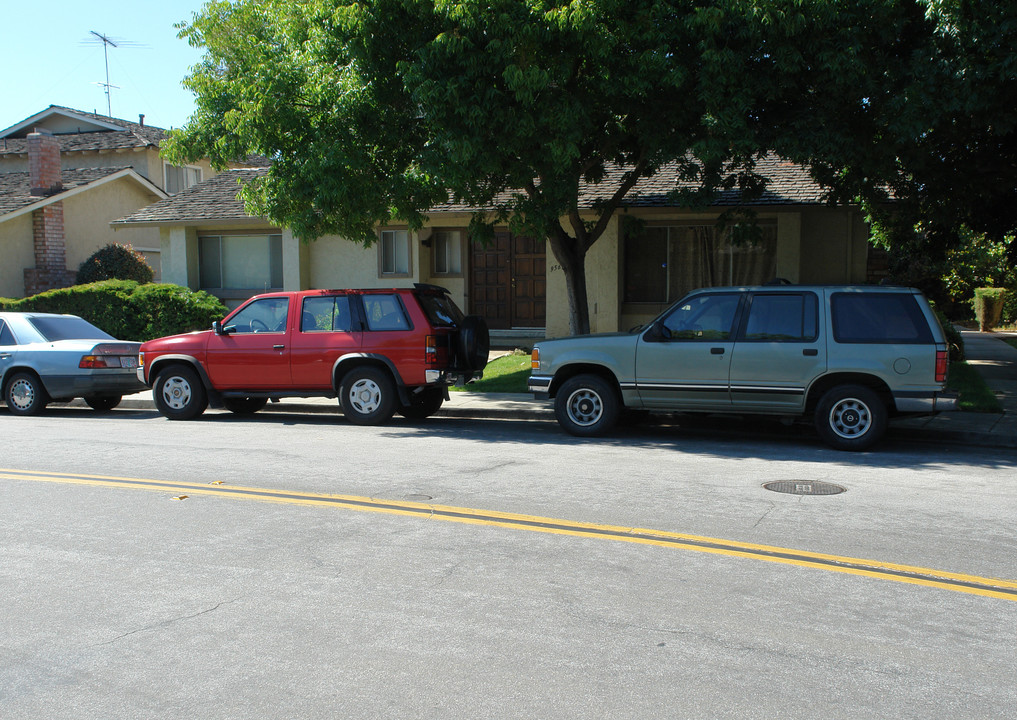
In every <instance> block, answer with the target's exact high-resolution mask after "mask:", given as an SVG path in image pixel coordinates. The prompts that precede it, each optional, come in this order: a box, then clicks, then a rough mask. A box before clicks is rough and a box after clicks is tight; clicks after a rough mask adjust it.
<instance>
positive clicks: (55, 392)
mask: <svg viewBox="0 0 1017 720" xmlns="http://www.w3.org/2000/svg"><path fill="white" fill-rule="evenodd" d="M42 384H43V385H45V386H46V392H47V393H48V394H49V396H50V397H51V398H53V399H54V400H57V399H60V398H74V397H85V396H86V395H130V394H131V393H136V392H141V391H142V390H145V388H146V386H145V384H144V383H141V382H139V381H138V378H137V376H136V375H135V373H134V371H133V370H130V371H127V372H124V371H119V372H108V371H107V372H103V371H93V372H91V373H87V374H82V375H47V376H45V377H43V379H42Z"/></svg>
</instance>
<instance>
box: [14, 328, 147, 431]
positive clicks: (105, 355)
mask: <svg viewBox="0 0 1017 720" xmlns="http://www.w3.org/2000/svg"><path fill="white" fill-rule="evenodd" d="M139 347H141V343H136V342H122V341H120V340H117V339H116V338H115V337H113V336H112V335H109V334H108V333H105V332H103V331H102V330H100V329H99V328H97V327H95V326H94V325H92V324H91V323H89V322H87V321H85V320H83V319H82V318H80V317H78V316H76V315H56V314H52V313H34V312H0V388H2V389H3V400H4V402H6V403H7V408H8V409H9V410H10V411H11V413H13V414H15V415H35V414H37V413H39V412H41V411H42V410H43V408H45V407H46V405H47V403H49V402H51V401H58V400H70V399H72V398H76V397H81V398H84V399H85V402H86V403H88V404H89V405H90V406H91V407H93V408H95V409H96V410H112V409H113V408H115V407H116V406H117V405H119V404H120V400H121V398H122V397H123V396H124V395H127V394H130V393H135V392H139V391H141V390H144V389H145V386H144V385H143V384H142V383H141V382H140V381H139V380H138V377H137V374H136V372H135V370H136V368H137V367H138V348H139Z"/></svg>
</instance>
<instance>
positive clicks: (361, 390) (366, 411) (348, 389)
mask: <svg viewBox="0 0 1017 720" xmlns="http://www.w3.org/2000/svg"><path fill="white" fill-rule="evenodd" d="M339 405H340V406H341V407H342V409H343V415H345V416H346V419H347V420H349V421H350V422H351V423H354V424H356V425H381V424H382V423H385V422H387V421H388V420H389V418H391V417H392V413H394V412H395V409H396V388H395V383H394V382H393V381H392V376H391V375H389V374H388V372H387V371H385V370H382V369H381V368H377V367H370V366H368V367H361V368H354V369H353V370H350V371H349V372H348V373H346V376H345V377H343V381H342V387H341V389H340V391H339Z"/></svg>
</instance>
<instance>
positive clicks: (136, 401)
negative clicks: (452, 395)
mask: <svg viewBox="0 0 1017 720" xmlns="http://www.w3.org/2000/svg"><path fill="white" fill-rule="evenodd" d="M499 402H504V401H501V400H495V401H492V402H485V401H484V400H475V399H472V398H471V399H470V400H469V401H468V402H467V403H464V404H460V405H456V403H448V404H446V405H445V406H444V407H442V409H441V410H439V411H438V412H437V413H435V417H442V418H467V419H474V420H515V421H529V422H555V416H554V410H553V408H552V407H551V406H550V405H549V404H548V405H546V406H545V405H541V404H538V403H536V402H527V401H521V400H512V402H515V403H517V405H516V406H515V407H502V406H499V405H498V403H499ZM54 404H55V405H56V404H58V403H54ZM59 405H62V406H64V407H78V408H87V407H88V405H86V404H85V401H84V400H81V399H78V398H76V399H74V400H72V401H71V402H68V403H59ZM118 409H122V410H144V411H150V412H154V411H155V403H154V402H153V401H152V400H151V399H149V398H143V397H128V398H124V400H123V401H122V402H121V403H120V405H119V406H118ZM261 412H268V413H299V414H313V415H335V416H337V417H338V416H339V415H340V414H341V412H340V410H339V404H338V402H337V401H329V402H286V403H269V404H268V406H266V407H265V409H264V410H262V411H261ZM1002 417H1003V415H1000V418H1002ZM666 418H667V415H662V416H661V417H660V420H658V421H657V422H656V423H654V420H653V419H650V420H648V421H647V423H648V424H657V425H663V424H667V423H668V421H667V419H666ZM933 421H934V418H924V419H919V420H917V422H918V423H921V424H916V420H914V419H901V420H900V421H898V422H899V423H900V424H897V423H895V421H892V420H891V421H890V425H889V427H888V428H887V436H888V437H892V438H900V439H906V440H908V441H911V442H921V443H937V444H944V443H945V444H948V445H963V446H969V447H984V448H994V449H1001V450H1003V449H1017V435H1011V434H1008V433H991V432H977V431H972V430H963V429H953V428H950V429H946V428H936V427H930V426H929V425H930V423H932V422H933ZM908 423H910V424H908ZM716 431H717V432H718V433H722V434H731V433H736V432H737V431H731V430H723V429H721V428H716Z"/></svg>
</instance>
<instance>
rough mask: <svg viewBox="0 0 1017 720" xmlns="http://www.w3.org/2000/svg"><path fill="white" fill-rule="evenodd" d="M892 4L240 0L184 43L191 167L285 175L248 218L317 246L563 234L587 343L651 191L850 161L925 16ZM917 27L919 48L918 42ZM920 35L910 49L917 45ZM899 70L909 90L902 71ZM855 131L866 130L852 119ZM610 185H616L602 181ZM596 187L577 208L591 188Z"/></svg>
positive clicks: (556, 249) (708, 186)
mask: <svg viewBox="0 0 1017 720" xmlns="http://www.w3.org/2000/svg"><path fill="white" fill-rule="evenodd" d="M915 8H916V5H915V3H914V2H907V3H897V2H892V1H891V0H799V2H795V3H788V2H786V1H784V0H712V1H707V2H690V1H685V2H683V1H680V0H679V1H675V0H671V1H667V0H572V1H571V2H568V1H562V0H493V1H492V0H486V1H484V2H480V1H479V0H466V1H465V2H450V1H447V0H446V1H443V0H364V1H362V2H349V1H347V2H343V1H341V0H303V1H299V2H298V1H294V0H237V1H236V2H211V3H209V4H208V5H206V6H205V8H204V9H203V10H202V12H201V13H199V14H197V15H196V16H195V17H194V18H193V20H192V22H191V23H189V24H184V25H182V26H181V35H182V36H183V37H186V38H187V39H188V40H189V42H190V43H191V44H192V45H194V46H196V47H199V48H201V49H203V50H204V53H205V55H204V59H203V61H202V63H201V64H200V65H198V66H196V67H195V68H194V69H193V71H192V73H191V75H190V76H189V77H188V78H187V79H186V80H185V84H186V85H187V86H188V87H189V88H191V89H192V90H193V91H194V92H195V94H196V96H197V111H196V112H195V114H194V115H193V116H192V118H191V119H190V120H189V121H188V123H187V125H186V126H185V127H184V128H183V129H182V130H181V131H178V132H177V133H175V134H174V135H173V137H172V138H171V140H170V142H169V145H168V148H167V154H168V156H169V157H170V158H171V159H174V160H176V161H184V160H193V159H196V158H198V157H202V156H209V157H211V158H212V160H213V162H214V163H216V164H217V165H220V166H222V165H225V164H226V163H227V162H229V161H230V160H232V159H234V158H236V157H242V156H244V155H246V154H248V153H252V152H254V153H260V154H263V155H265V156H267V157H269V158H270V159H271V160H272V167H271V169H270V171H269V172H268V173H267V175H266V176H265V177H264V179H263V180H261V181H260V182H257V183H255V184H253V185H251V186H249V187H247V188H246V189H245V190H244V197H245V199H246V200H247V202H248V206H249V209H250V210H251V211H253V212H256V213H259V214H264V215H266V216H268V217H269V218H271V219H272V220H273V221H276V222H278V223H282V224H286V225H288V226H289V227H291V228H292V229H293V231H294V233H295V234H296V235H297V236H298V237H301V238H303V239H313V238H316V237H319V236H322V235H325V234H339V235H343V236H345V237H347V238H350V239H352V240H358V241H362V242H364V243H368V244H369V243H370V242H372V241H373V240H374V238H375V231H376V227H377V226H378V225H379V224H380V223H385V222H388V221H390V220H392V219H394V218H397V219H399V220H401V221H404V222H407V223H409V224H410V226H411V227H419V226H420V225H421V224H422V223H423V222H425V220H426V213H427V210H428V209H429V208H431V207H434V206H435V205H437V204H441V203H446V202H448V201H449V200H450V199H452V200H455V201H457V202H461V203H463V204H465V205H466V206H469V207H472V208H475V209H476V212H475V214H474V219H473V223H472V226H471V229H472V232H473V233H474V236H475V237H478V238H484V237H485V234H487V235H489V232H490V229H491V227H493V225H494V224H495V223H509V224H510V225H511V226H512V227H513V228H514V229H516V230H517V231H520V232H525V233H527V234H533V235H536V236H542V237H546V238H547V239H548V241H549V243H550V246H551V249H552V252H553V253H554V256H555V258H556V259H557V262H558V263H559V264H560V265H561V267H562V269H563V271H564V273H565V278H566V283H567V289H568V298H569V310H570V329H571V331H572V332H573V333H577V332H588V331H589V326H590V325H589V312H588V307H587V292H586V273H585V259H586V254H587V252H588V251H589V249H590V247H591V246H592V245H593V243H594V242H596V241H597V239H598V238H599V237H601V236H602V234H603V232H604V230H605V229H606V228H607V227H608V224H609V222H610V220H611V218H612V215H613V214H614V213H615V211H616V210H617V209H618V208H619V207H620V206H621V205H622V204H623V203H624V201H625V197H626V195H627V194H628V193H629V192H630V190H631V189H632V188H633V186H634V185H635V184H636V183H637V182H638V181H639V180H640V179H641V178H646V177H650V176H653V175H654V174H656V173H658V172H660V171H661V169H662V168H663V167H664V166H665V165H669V164H670V165H669V170H668V171H669V172H675V173H677V174H678V175H679V176H680V177H681V179H682V180H684V181H686V184H687V188H686V194H685V196H684V198H685V200H686V201H687V202H690V203H700V204H701V203H705V202H707V201H708V200H709V197H710V196H711V193H712V192H714V191H716V190H717V189H719V188H722V187H731V186H733V185H735V184H739V185H740V186H741V187H742V188H743V189H744V190H745V191H746V193H751V192H758V191H760V190H761V188H762V187H763V185H764V184H765V178H761V177H758V176H756V175H755V174H754V173H753V168H754V160H755V159H756V158H758V157H759V156H760V155H761V154H762V153H763V152H766V151H768V150H774V149H777V150H786V151H787V152H788V153H789V155H792V156H793V157H794V158H795V159H799V160H801V161H802V162H805V163H807V164H812V163H813V162H814V161H815V162H816V163H817V165H821V163H820V162H819V161H822V160H824V159H826V158H829V157H833V158H835V159H836V161H837V162H841V161H842V160H843V159H844V157H845V156H846V155H849V154H850V152H851V150H852V148H854V147H855V145H856V143H855V141H854V140H853V139H852V138H849V137H842V136H840V135H838V134H837V130H838V128H840V127H841V126H843V125H845V124H850V123H855V122H860V123H865V122H867V120H868V115H869V114H871V113H872V107H873V103H877V102H883V101H884V100H885V97H884V96H889V95H890V94H891V91H892V89H893V83H894V80H893V77H896V76H895V75H893V73H889V72H886V71H885V66H887V64H888V63H892V61H894V60H895V59H896V58H897V57H898V56H899V55H900V54H901V53H902V52H903V51H902V50H901V46H902V43H905V42H907V41H908V39H909V38H910V37H911V36H912V35H913V34H914V33H915V32H917V31H915V30H914V26H915V25H916V24H917V25H918V26H921V25H922V23H924V22H926V21H925V18H924V14H923V13H922V12H916V11H915ZM919 34H920V33H919ZM902 39H903V40H902ZM890 76H893V77H890ZM853 129H854V130H855V132H856V135H855V136H852V137H857V132H863V133H865V132H867V130H865V129H863V130H859V129H858V128H857V127H854V126H853ZM608 177H610V178H611V182H610V183H608V182H607V178H608ZM591 187H593V188H594V189H596V190H597V193H596V194H597V196H598V197H600V198H601V200H600V201H599V203H598V204H597V206H596V207H595V211H594V212H593V213H592V214H590V213H581V212H580V204H579V197H580V193H581V192H583V189H584V188H586V189H587V190H589V189H590V188H591Z"/></svg>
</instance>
